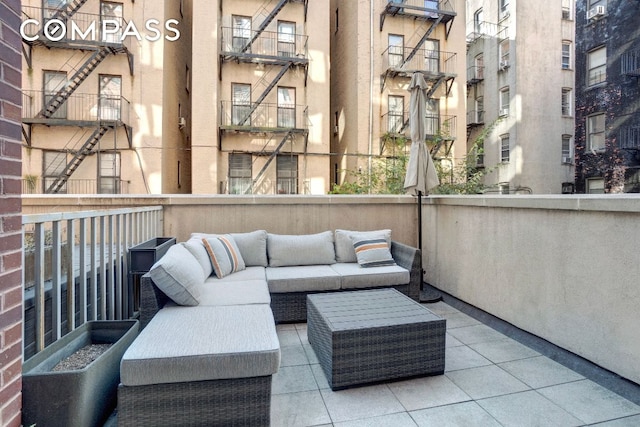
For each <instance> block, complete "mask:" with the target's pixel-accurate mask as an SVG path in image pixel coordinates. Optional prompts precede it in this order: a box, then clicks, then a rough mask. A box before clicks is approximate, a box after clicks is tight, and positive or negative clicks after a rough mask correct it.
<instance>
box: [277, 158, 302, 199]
mask: <svg viewBox="0 0 640 427" xmlns="http://www.w3.org/2000/svg"><path fill="white" fill-rule="evenodd" d="M276 192H277V193H278V194H298V156H297V155H292V154H280V155H278V156H277V157H276Z"/></svg>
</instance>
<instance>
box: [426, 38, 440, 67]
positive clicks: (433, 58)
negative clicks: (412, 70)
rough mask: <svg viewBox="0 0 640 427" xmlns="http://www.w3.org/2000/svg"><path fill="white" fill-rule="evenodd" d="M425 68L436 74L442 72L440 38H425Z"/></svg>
mask: <svg viewBox="0 0 640 427" xmlns="http://www.w3.org/2000/svg"><path fill="white" fill-rule="evenodd" d="M424 69H425V70H426V71H429V72H431V73H436V74H437V73H439V72H440V40H433V39H427V40H425V42H424Z"/></svg>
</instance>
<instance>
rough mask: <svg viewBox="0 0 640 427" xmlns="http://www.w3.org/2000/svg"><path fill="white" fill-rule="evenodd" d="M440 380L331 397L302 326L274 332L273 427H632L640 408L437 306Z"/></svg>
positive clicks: (281, 327) (280, 327) (395, 384)
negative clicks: (442, 352) (278, 354)
mask: <svg viewBox="0 0 640 427" xmlns="http://www.w3.org/2000/svg"><path fill="white" fill-rule="evenodd" d="M425 306H426V307H427V308H429V309H430V310H432V311H433V312H435V313H436V314H439V315H441V316H443V317H445V318H446V319H447V348H446V367H445V373H444V375H439V376H433V377H425V378H415V379H409V380H403V381H397V382H389V383H384V384H376V385H371V386H364V387H356V388H351V389H347V390H342V391H336V392H334V391H331V389H330V388H329V386H328V383H327V380H326V378H325V377H324V373H323V372H322V369H321V368H320V365H319V364H318V360H317V358H316V356H315V354H314V352H313V349H312V348H311V347H310V345H309V341H308V339H307V325H306V324H303V323H302V324H288V325H278V326H277V330H278V336H279V338H280V342H281V347H282V363H281V367H280V370H279V372H278V373H277V374H276V375H274V377H273V386H272V393H273V396H272V400H271V425H272V426H276V427H277V426H295V427H302V426H336V427H338V426H339V427H361V426H362V427H364V426H392V427H402V426H413V427H415V426H465V427H466V426H481V427H487V426H545V427H546V426H584V425H598V426H608V427H620V426H639V425H640V406H638V405H636V404H635V403H633V402H631V401H630V400H627V399H625V398H623V397H621V396H619V395H617V394H615V393H614V392H612V391H610V390H608V389H607V388H604V387H602V386H600V385H598V384H596V383H595V382H593V381H591V380H590V379H588V378H585V377H584V376H583V375H580V374H578V373H576V372H574V371H572V370H571V369H569V368H566V367H564V366H563V365H561V364H559V363H557V362H555V361H553V360H551V359H550V358H548V357H546V356H544V355H541V354H540V353H538V352H537V351H534V350H532V349H531V348H529V347H527V346H525V345H523V344H521V343H519V342H517V341H515V340H514V339H512V338H509V337H508V336H506V335H503V334H501V333H500V332H497V331H496V330H494V329H492V328H490V327H489V326H487V325H484V324H482V323H481V322H479V321H478V320H476V319H474V318H472V317H471V316H468V315H467V314H465V313H462V312H460V311H458V310H457V309H455V308H453V307H451V306H449V305H447V304H445V303H444V302H438V303H435V304H426V305H425Z"/></svg>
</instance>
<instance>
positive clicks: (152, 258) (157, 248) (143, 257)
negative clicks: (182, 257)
mask: <svg viewBox="0 0 640 427" xmlns="http://www.w3.org/2000/svg"><path fill="white" fill-rule="evenodd" d="M175 244H176V238H175V237H156V238H153V239H150V240H147V241H146V242H143V243H140V244H139V245H136V246H133V247H132V248H131V249H129V272H130V273H146V272H148V271H149V270H150V269H151V267H152V266H153V264H155V263H156V261H158V260H159V259H160V258H162V256H163V255H164V254H165V253H167V251H168V250H169V248H170V247H171V246H172V245H175Z"/></svg>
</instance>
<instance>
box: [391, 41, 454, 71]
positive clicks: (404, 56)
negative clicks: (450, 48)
mask: <svg viewBox="0 0 640 427" xmlns="http://www.w3.org/2000/svg"><path fill="white" fill-rule="evenodd" d="M382 70H383V74H391V75H393V76H397V75H400V76H402V77H411V74H413V73H414V72H416V71H417V72H421V73H423V74H424V75H425V78H427V79H429V78H432V79H433V78H440V77H451V78H453V77H456V75H457V74H456V54H455V53H453V52H443V51H438V50H429V49H424V48H420V49H415V48H411V47H405V48H401V47H396V46H390V47H389V48H387V49H386V50H385V51H384V52H382Z"/></svg>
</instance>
